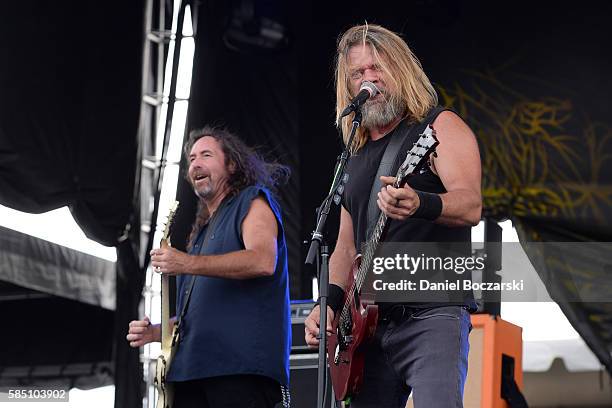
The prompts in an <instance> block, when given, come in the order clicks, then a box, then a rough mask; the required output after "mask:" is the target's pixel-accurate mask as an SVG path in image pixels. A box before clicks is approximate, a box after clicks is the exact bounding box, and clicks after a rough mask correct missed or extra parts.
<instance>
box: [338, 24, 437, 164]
mask: <svg viewBox="0 0 612 408" xmlns="http://www.w3.org/2000/svg"><path fill="white" fill-rule="evenodd" d="M359 44H363V45H368V46H370V49H371V50H372V55H373V56H374V58H375V60H376V62H377V64H378V65H379V66H380V67H381V70H382V72H383V73H384V79H385V82H386V83H387V84H388V85H390V86H391V87H392V89H393V90H394V92H393V94H392V95H391V98H394V99H396V101H397V102H399V103H400V106H403V107H404V108H405V112H404V114H405V115H407V117H408V118H409V119H410V120H411V121H415V122H418V121H421V120H423V118H425V116H426V115H427V112H428V111H429V110H430V109H431V108H433V107H434V106H436V105H437V104H438V95H437V93H436V91H435V89H434V87H433V85H432V84H431V82H430V81H429V78H427V75H425V72H424V71H423V67H422V66H421V63H420V62H419V60H418V59H417V57H416V56H415V55H414V54H413V52H412V51H411V50H410V48H409V47H408V44H406V42H405V41H404V40H403V39H402V38H401V37H400V36H399V35H397V34H396V33H394V32H393V31H390V30H388V29H386V28H384V27H381V26H379V25H375V24H372V25H368V24H367V23H366V24H364V25H358V26H354V27H351V28H349V29H348V30H347V31H346V32H345V33H344V34H342V35H341V36H340V38H339V39H338V47H337V54H336V73H335V75H336V79H335V82H336V126H338V127H339V128H341V129H342V135H343V139H344V144H347V143H348V137H349V132H350V128H351V121H352V118H353V116H352V115H349V116H347V117H345V118H344V119H341V118H340V115H341V112H342V110H343V109H344V108H345V107H346V106H347V105H348V104H349V103H350V101H351V97H352V96H354V95H351V91H350V88H349V85H350V79H349V66H348V52H349V49H350V48H351V47H352V46H354V45H359ZM367 140H368V134H367V133H366V130H365V129H363V128H359V129H358V131H357V133H356V134H355V140H354V141H353V145H352V146H349V148H350V150H351V151H352V152H353V153H354V152H356V151H357V150H359V149H360V148H362V147H363V145H365V144H366V142H367Z"/></svg>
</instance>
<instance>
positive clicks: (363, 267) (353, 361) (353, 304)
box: [327, 125, 438, 401]
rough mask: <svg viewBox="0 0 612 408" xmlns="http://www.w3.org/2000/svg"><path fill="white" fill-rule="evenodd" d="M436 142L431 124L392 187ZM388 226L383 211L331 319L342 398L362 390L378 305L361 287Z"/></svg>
mask: <svg viewBox="0 0 612 408" xmlns="http://www.w3.org/2000/svg"><path fill="white" fill-rule="evenodd" d="M437 145H438V140H437V139H436V135H435V131H434V129H433V128H432V127H431V125H429V126H427V128H426V129H425V131H424V132H423V133H422V134H421V135H419V140H418V141H417V142H416V143H415V144H414V145H413V146H412V149H410V151H409V152H408V154H407V156H406V160H404V162H403V163H402V165H401V166H400V168H399V170H398V172H397V175H396V176H395V182H394V183H393V186H394V187H395V188H399V186H401V185H402V184H404V182H405V181H406V179H407V178H408V177H409V176H411V175H412V174H415V173H416V172H417V171H419V170H420V169H421V168H422V167H423V166H424V165H425V164H426V163H427V161H428V159H429V155H430V154H432V153H433V152H434V150H435V148H436V146H437ZM386 226H387V216H386V215H385V213H383V212H381V213H380V215H379V217H378V221H377V223H376V226H375V227H374V230H373V232H372V234H371V236H370V238H369V239H368V241H367V242H366V244H365V246H364V251H363V254H359V255H357V257H356V258H355V261H353V266H352V273H351V274H350V275H349V281H348V285H347V287H348V288H350V289H349V290H347V292H346V297H345V299H344V306H343V307H342V310H341V311H340V312H339V313H337V314H336V315H335V316H334V321H333V322H332V328H333V330H332V332H333V334H331V335H329V338H328V344H327V356H328V359H329V368H330V372H331V379H332V385H333V387H334V393H335V396H336V399H337V400H339V401H342V400H345V399H347V398H348V397H350V396H351V395H354V394H356V393H357V392H359V389H360V387H361V384H362V383H363V369H364V353H363V347H362V346H363V345H364V344H366V343H367V342H368V341H369V340H371V338H372V336H373V335H374V332H375V331H376V324H377V322H378V306H376V305H375V304H374V301H375V299H373V298H369V297H366V296H361V288H362V287H363V284H364V282H365V278H366V274H367V272H368V270H369V269H370V268H371V264H372V259H373V257H374V253H375V252H376V249H377V248H378V244H379V242H380V241H381V238H382V237H383V234H384V232H385V230H386Z"/></svg>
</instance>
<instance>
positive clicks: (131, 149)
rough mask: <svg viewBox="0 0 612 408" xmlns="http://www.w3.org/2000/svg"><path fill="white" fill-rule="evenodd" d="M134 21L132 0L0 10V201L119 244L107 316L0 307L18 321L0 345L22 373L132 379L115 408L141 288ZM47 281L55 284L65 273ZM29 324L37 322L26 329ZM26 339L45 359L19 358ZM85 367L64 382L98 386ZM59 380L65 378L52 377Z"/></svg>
mask: <svg viewBox="0 0 612 408" xmlns="http://www.w3.org/2000/svg"><path fill="white" fill-rule="evenodd" d="M143 21H144V1H130V2H117V1H115V2H103V3H99V2H96V3H92V2H80V1H73V0H64V1H56V2H47V1H31V2H10V3H7V4H4V5H3V11H2V13H0V36H1V37H2V39H3V41H2V45H1V46H0V53H1V54H2V61H3V63H2V64H1V66H0V204H2V205H5V206H8V207H11V208H14V209H17V210H21V211H25V212H31V213H41V212H45V211H49V210H52V209H55V208H59V207H62V206H68V207H69V208H70V211H71V212H72V215H73V216H74V218H75V220H76V222H77V223H78V224H79V226H80V227H81V228H82V229H83V231H84V232H85V234H86V235H87V236H88V237H89V238H91V239H93V240H95V241H98V242H100V243H102V244H104V245H107V246H117V245H118V246H119V250H118V263H117V271H116V273H117V279H116V282H117V284H116V285H117V287H116V288H114V289H113V292H114V293H115V294H116V295H117V297H116V299H117V301H116V309H115V312H110V311H108V310H106V309H103V306H105V305H106V303H107V302H108V299H106V300H105V301H101V302H100V303H99V304H98V305H97V306H91V305H87V304H85V303H82V302H74V301H73V302H69V301H66V300H65V299H63V298H55V297H53V298H49V299H47V300H44V299H38V298H35V299H27V298H26V299H23V300H21V301H19V302H16V303H17V304H15V305H14V306H12V305H13V303H14V302H10V303H9V302H2V303H0V307H1V308H2V316H4V317H6V316H7V315H8V316H13V319H12V320H19V327H18V328H17V329H16V330H9V331H8V332H3V340H5V341H6V342H8V344H7V345H6V347H4V348H3V349H4V350H9V351H11V350H13V351H17V350H19V353H18V354H19V355H21V356H22V358H24V359H28V360H29V361H27V363H28V365H29V366H30V367H29V368H30V369H31V368H32V367H35V366H37V365H40V364H55V363H57V364H62V363H64V364H66V365H69V364H71V363H87V364H90V366H91V367H96V366H98V367H99V366H101V365H104V366H105V367H106V370H107V375H106V378H107V379H106V380H105V381H106V382H108V381H109V380H108V378H112V376H113V375H115V374H116V375H117V376H125V377H126V379H127V378H131V379H133V381H135V384H128V383H126V381H120V380H118V378H119V377H117V379H116V380H117V405H118V406H136V405H137V404H140V399H141V398H140V389H141V388H140V380H139V379H142V369H141V367H140V366H139V361H138V350H129V346H128V345H127V342H126V341H125V331H126V327H127V324H128V322H129V320H130V319H132V318H134V317H135V316H136V315H137V305H138V299H139V297H140V293H141V288H142V282H143V277H142V276H141V275H142V274H141V272H140V268H139V265H138V262H134V261H133V260H134V258H135V255H133V254H137V253H138V238H137V235H138V234H139V228H140V225H139V219H138V218H137V217H136V216H135V209H136V208H138V199H139V197H138V194H135V186H136V185H137V184H136V183H135V180H136V175H137V170H138V166H139V165H138V160H137V153H138V143H137V136H138V135H137V131H138V120H139V110H140V100H141V76H142V49H143V38H144V26H143ZM2 266H4V267H7V265H2ZM57 273H58V274H64V275H65V276H63V277H62V278H61V279H60V278H58V281H62V280H63V279H64V278H65V279H69V276H70V273H71V271H70V270H69V269H66V268H58V269H57ZM5 274H8V273H7V272H3V273H2V274H0V280H4V278H6V277H7V276H4V275H5ZM97 278H98V279H101V278H102V276H99V277H97ZM64 289H65V290H68V288H64ZM39 318H40V319H44V322H39V324H28V323H31V322H37V321H38V319H39ZM32 341H36V344H38V343H39V342H43V341H48V342H49V344H51V345H55V346H56V347H57V350H56V351H57V352H56V353H55V354H54V355H53V356H48V358H50V359H52V360H53V361H52V362H48V361H47V362H45V361H46V360H45V358H44V357H43V356H41V355H40V354H39V353H34V352H32V351H31V350H29V349H30V348H35V345H34V343H33V342H32ZM77 341H78V342H79V347H78V348H76V346H75V347H73V346H72V345H73V343H74V342H77ZM23 347H26V349H22V348H23ZM71 347H72V348H73V350H74V351H75V352H74V353H71V352H70V348H71ZM62 350H65V351H66V352H63V351H62ZM77 350H78V351H79V352H78V353H77V352H76V351H77ZM15 358H16V356H15ZM11 364H21V363H20V362H18V361H12V360H8V361H7V360H4V361H0V366H1V367H2V369H3V370H4V372H5V373H6V372H7V371H6V370H8V369H10V368H11ZM91 367H90V369H89V371H88V370H87V369H84V372H81V373H80V376H79V375H75V376H74V377H73V378H72V380H71V381H73V383H75V384H78V385H79V386H94V385H96V386H97V385H100V382H101V381H99V379H94V378H90V380H91V382H88V381H87V377H88V374H86V373H85V372H91V371H92V370H93V369H92V368H91ZM64 368H65V367H64ZM77 371H78V370H77ZM62 376H68V374H67V372H66V370H61V371H60V374H59V375H56V376H55V378H56V379H58V378H62ZM50 377H53V376H50ZM89 377H91V376H89ZM79 378H80V380H82V381H79ZM28 381H30V382H35V381H36V379H35V378H30V377H27V376H26V377H24V382H23V383H22V384H23V385H27V384H28V383H29V382H28ZM126 384H128V385H129V386H130V389H129V391H128V390H127V389H126V387H125V385H126Z"/></svg>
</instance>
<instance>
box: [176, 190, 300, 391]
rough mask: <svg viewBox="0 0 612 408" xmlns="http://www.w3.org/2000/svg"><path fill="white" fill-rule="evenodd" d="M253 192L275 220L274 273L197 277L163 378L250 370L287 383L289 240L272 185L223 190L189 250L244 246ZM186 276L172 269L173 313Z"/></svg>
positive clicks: (213, 251)
mask: <svg viewBox="0 0 612 408" xmlns="http://www.w3.org/2000/svg"><path fill="white" fill-rule="evenodd" d="M257 197H263V198H264V199H265V200H266V201H267V203H268V205H269V206H270V208H271V209H272V212H273V213H274V216H275V217H276V222H277V225H278V236H277V259H276V269H275V271H274V274H273V275H272V276H266V277H258V278H252V279H225V278H217V277H208V276H197V277H196V278H195V284H194V287H193V292H192V293H191V300H190V301H189V305H188V308H187V312H186V314H185V317H184V319H183V323H182V325H181V333H180V343H179V346H178V350H177V352H176V355H175V357H174V360H173V362H172V366H171V369H170V372H169V375H168V380H169V381H187V380H194V379H201V378H208V377H217V376H223V375H235V374H256V375H264V376H267V377H270V378H273V379H275V380H276V381H278V382H279V383H280V384H282V385H288V384H289V351H290V346H291V330H290V328H291V319H290V311H289V285H288V273H287V246H286V243H285V234H284V231H283V225H282V219H281V210H280V206H279V205H278V203H277V202H276V200H275V199H274V198H273V197H272V195H271V193H270V191H268V190H267V189H265V188H263V187H260V186H250V187H247V188H245V189H243V190H242V191H240V192H239V193H238V194H236V195H235V196H234V197H231V198H228V199H227V202H225V203H224V205H223V206H222V208H220V209H219V213H218V214H217V215H216V216H217V217H220V218H219V219H218V220H217V221H216V222H214V224H215V225H214V229H215V230H214V231H211V234H210V239H209V243H208V245H207V246H206V248H202V243H203V240H204V236H205V235H206V229H207V228H208V226H205V227H203V228H202V230H201V231H199V233H198V235H197V237H196V238H195V242H194V243H193V244H194V245H192V249H191V250H190V252H189V253H190V254H191V255H220V254H226V253H228V252H233V251H240V250H243V249H245V247H244V242H243V240H242V231H241V226H242V222H243V221H244V219H245V217H246V215H247V213H248V211H249V209H250V207H251V203H252V201H253V200H254V199H255V198H257ZM192 277H193V275H179V276H178V277H177V307H176V310H177V315H178V314H179V313H180V311H181V310H182V307H183V306H182V305H183V302H184V299H185V294H186V291H187V290H188V289H189V284H190V282H191V279H192Z"/></svg>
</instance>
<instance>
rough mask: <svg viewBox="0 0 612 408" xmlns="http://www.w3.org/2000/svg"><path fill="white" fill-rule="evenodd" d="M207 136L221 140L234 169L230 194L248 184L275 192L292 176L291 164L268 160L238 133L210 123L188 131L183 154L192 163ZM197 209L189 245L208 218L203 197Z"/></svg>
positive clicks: (229, 183)
mask: <svg viewBox="0 0 612 408" xmlns="http://www.w3.org/2000/svg"><path fill="white" fill-rule="evenodd" d="M205 136H210V137H212V138H214V139H215V140H216V141H217V142H218V143H219V145H220V146H221V150H222V151H223V154H224V156H225V166H226V168H228V169H229V168H230V167H231V168H232V169H233V171H232V172H231V173H230V175H229V178H228V185H229V195H230V196H232V195H235V194H238V193H239V192H240V191H241V190H242V189H244V188H245V187H248V186H255V185H260V186H263V187H266V188H267V189H269V190H270V191H272V192H273V193H276V192H277V187H279V186H280V185H283V184H285V183H286V182H287V181H288V180H289V176H290V175H291V172H290V170H289V167H287V166H285V165H282V164H279V163H276V162H267V161H265V160H264V159H263V158H262V156H261V155H260V154H259V153H257V152H256V151H255V150H254V149H252V148H250V147H249V146H247V145H246V144H245V143H244V142H243V141H242V140H241V139H240V138H239V137H238V136H236V135H234V134H233V133H231V132H230V131H229V130H227V129H225V128H222V127H216V126H210V125H209V126H205V127H203V128H201V129H195V130H192V131H191V132H189V138H188V139H187V142H186V143H185V146H184V147H183V154H184V156H185V159H186V160H187V162H189V154H190V153H191V149H192V148H193V145H194V144H195V143H196V142H197V141H198V140H200V139H201V138H203V137H205ZM185 176H186V177H187V181H189V183H190V184H191V181H190V180H189V175H188V174H186V175H185ZM197 211H198V212H197V216H196V220H195V222H194V224H193V227H192V230H191V234H190V236H189V245H191V244H190V243H191V242H192V238H193V237H194V235H195V234H196V233H197V231H198V230H199V229H200V228H201V227H202V226H203V225H204V224H205V223H206V222H207V221H208V218H209V214H208V210H207V208H206V206H205V205H204V204H203V203H202V200H199V201H198V210H197Z"/></svg>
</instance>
